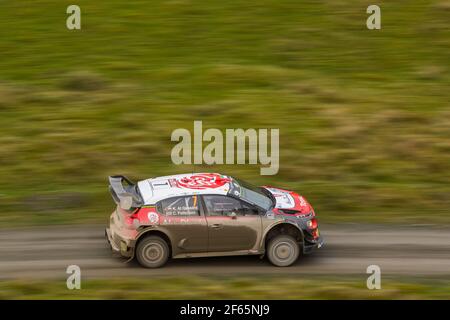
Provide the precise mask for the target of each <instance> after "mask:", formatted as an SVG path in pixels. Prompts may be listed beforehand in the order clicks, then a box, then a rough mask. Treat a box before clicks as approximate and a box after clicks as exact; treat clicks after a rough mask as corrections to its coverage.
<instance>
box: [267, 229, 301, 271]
mask: <svg viewBox="0 0 450 320" xmlns="http://www.w3.org/2000/svg"><path fill="white" fill-rule="evenodd" d="M299 255H300V247H299V245H298V243H297V241H295V239H294V238H293V237H291V236H288V235H278V236H276V237H274V238H273V239H271V240H270V241H269V245H268V246H267V258H268V259H269V261H270V262H271V263H272V264H273V265H275V266H277V267H288V266H290V265H292V264H293V263H294V262H295V261H297V259H298V256H299Z"/></svg>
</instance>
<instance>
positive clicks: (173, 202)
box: [157, 196, 200, 216]
mask: <svg viewBox="0 0 450 320" xmlns="http://www.w3.org/2000/svg"><path fill="white" fill-rule="evenodd" d="M157 209H158V211H159V212H160V213H161V214H163V215H166V216H198V215H200V210H199V206H198V196H187V197H175V198H169V199H164V200H161V201H160V202H159V203H158V205H157Z"/></svg>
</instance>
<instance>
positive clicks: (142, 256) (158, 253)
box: [136, 236, 169, 268]
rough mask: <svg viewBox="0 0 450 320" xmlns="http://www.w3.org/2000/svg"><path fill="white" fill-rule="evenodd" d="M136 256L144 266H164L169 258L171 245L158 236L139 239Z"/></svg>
mask: <svg viewBox="0 0 450 320" xmlns="http://www.w3.org/2000/svg"><path fill="white" fill-rule="evenodd" d="M136 258H137V260H138V262H139V264H140V265H141V266H143V267H146V268H159V267H162V266H163V265H165V264H166V262H167V260H169V246H168V245H167V242H166V241H165V240H164V239H162V238H160V237H158V236H148V237H146V238H144V239H142V240H141V241H139V243H138V245H137V247H136Z"/></svg>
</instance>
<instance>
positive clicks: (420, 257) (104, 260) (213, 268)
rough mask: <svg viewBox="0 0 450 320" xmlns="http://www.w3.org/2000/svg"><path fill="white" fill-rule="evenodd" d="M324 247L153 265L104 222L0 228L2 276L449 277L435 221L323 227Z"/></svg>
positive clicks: (448, 241)
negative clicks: (124, 251) (293, 254)
mask: <svg viewBox="0 0 450 320" xmlns="http://www.w3.org/2000/svg"><path fill="white" fill-rule="evenodd" d="M321 229H322V230H321V231H322V235H323V236H324V238H325V241H326V244H325V246H324V247H323V248H322V249H320V250H319V251H317V252H316V253H315V254H313V255H312V256H307V257H304V258H303V259H301V260H299V262H298V263H297V264H296V265H294V266H292V267H290V268H289V269H286V268H276V267H273V266H271V265H270V264H269V263H268V262H267V260H262V261H261V260H260V259H259V258H258V257H257V256H244V257H224V258H200V259H179V260H173V261H171V262H169V263H168V265H167V266H166V267H165V268H161V269H156V270H147V269H143V268H141V267H139V266H138V265H137V264H136V263H134V262H131V263H124V260H121V259H119V258H116V257H112V256H111V252H110V250H109V247H108V246H107V244H106V241H105V238H104V229H103V226H88V227H86V226H84V227H83V226H77V227H51V228H33V229H17V230H8V231H6V230H5V231H0V278H3V279H4V278H18V277H27V278H28V277H30V278H53V277H55V278H60V277H66V276H67V275H66V273H65V271H66V268H67V266H68V265H71V264H76V265H78V266H80V267H81V270H82V275H83V277H86V278H94V277H110V276H120V277H129V276H134V277H136V276H138V277H151V276H154V275H182V274H224V273H230V274H231V273H233V274H235V273H239V274H256V273H279V274H282V273H283V274H286V273H287V272H289V273H290V274H292V273H298V274H308V273H314V274H334V275H340V274H346V273H347V274H348V273H353V274H358V273H365V271H366V268H367V266H368V265H371V264H377V265H379V266H380V267H381V270H382V273H383V274H384V275H386V274H392V275H394V274H398V275H400V274H401V275H411V276H413V275H438V276H439V277H441V278H448V277H450V232H449V231H450V230H449V229H448V228H436V227H430V226H421V227H420V226H417V227H398V228H389V229H386V228H383V227H380V226H371V225H345V226H344V225H335V226H332V225H330V226H323V227H322V228H321Z"/></svg>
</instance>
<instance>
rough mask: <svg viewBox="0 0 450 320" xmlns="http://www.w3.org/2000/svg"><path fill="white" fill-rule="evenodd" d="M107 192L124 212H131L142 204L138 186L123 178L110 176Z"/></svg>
mask: <svg viewBox="0 0 450 320" xmlns="http://www.w3.org/2000/svg"><path fill="white" fill-rule="evenodd" d="M109 191H110V192H111V196H112V198H113V199H114V202H115V203H117V205H119V206H120V207H121V208H122V209H124V210H128V211H130V210H133V209H135V208H139V207H141V206H142V204H143V200H142V196H141V194H140V192H139V188H138V186H137V185H136V184H135V183H133V182H132V181H130V180H129V179H128V178H127V177H125V176H110V177H109Z"/></svg>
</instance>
